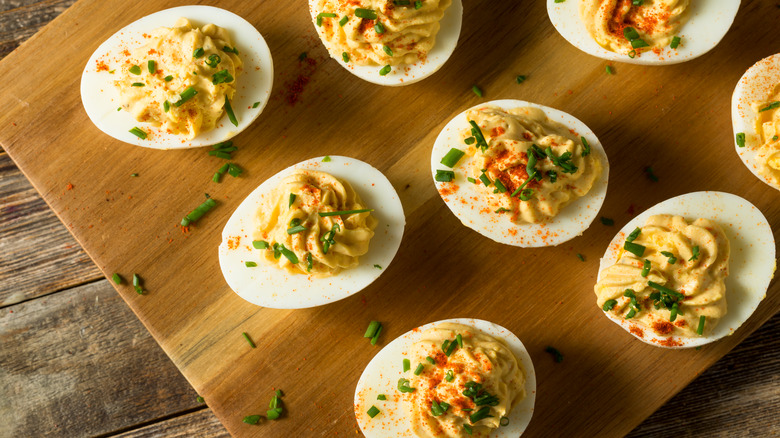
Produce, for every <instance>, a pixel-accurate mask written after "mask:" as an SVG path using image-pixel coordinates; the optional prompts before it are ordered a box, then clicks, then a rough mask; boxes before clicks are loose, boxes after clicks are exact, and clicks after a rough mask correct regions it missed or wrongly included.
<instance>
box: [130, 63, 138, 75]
mask: <svg viewBox="0 0 780 438" xmlns="http://www.w3.org/2000/svg"><path fill="white" fill-rule="evenodd" d="M127 71H129V72H130V73H132V74H134V75H140V74H141V67H139V66H137V65H134V66H132V67H130V68H129V69H128V70H127Z"/></svg>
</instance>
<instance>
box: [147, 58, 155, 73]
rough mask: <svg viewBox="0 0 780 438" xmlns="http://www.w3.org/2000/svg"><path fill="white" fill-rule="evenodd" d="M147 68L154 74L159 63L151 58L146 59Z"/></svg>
mask: <svg viewBox="0 0 780 438" xmlns="http://www.w3.org/2000/svg"><path fill="white" fill-rule="evenodd" d="M146 68H147V69H149V73H151V74H154V72H156V71H157V63H156V62H154V60H151V59H150V60H149V61H146Z"/></svg>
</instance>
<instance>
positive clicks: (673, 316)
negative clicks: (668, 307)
mask: <svg viewBox="0 0 780 438" xmlns="http://www.w3.org/2000/svg"><path fill="white" fill-rule="evenodd" d="M677 310H678V306H677V303H674V304H672V311H671V312H670V313H669V322H674V320H675V319H677Z"/></svg>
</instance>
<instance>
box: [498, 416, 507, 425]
mask: <svg viewBox="0 0 780 438" xmlns="http://www.w3.org/2000/svg"><path fill="white" fill-rule="evenodd" d="M498 424H500V425H501V426H504V427H506V426H509V417H501V419H500V420H498Z"/></svg>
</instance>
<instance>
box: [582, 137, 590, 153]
mask: <svg viewBox="0 0 780 438" xmlns="http://www.w3.org/2000/svg"><path fill="white" fill-rule="evenodd" d="M580 140H581V141H582V156H583V157H587V156H588V155H590V144H588V140H585V137H580Z"/></svg>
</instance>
